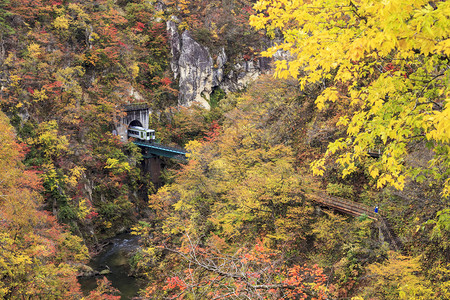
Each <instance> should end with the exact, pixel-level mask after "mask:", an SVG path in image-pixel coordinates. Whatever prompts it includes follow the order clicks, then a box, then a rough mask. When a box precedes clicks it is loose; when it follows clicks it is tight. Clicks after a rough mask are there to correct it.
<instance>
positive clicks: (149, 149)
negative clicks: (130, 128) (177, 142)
mask: <svg viewBox="0 0 450 300" xmlns="http://www.w3.org/2000/svg"><path fill="white" fill-rule="evenodd" d="M133 143H135V144H136V145H138V146H139V147H141V148H142V149H143V150H144V151H143V154H144V158H152V157H155V156H164V157H170V158H176V159H186V153H187V151H186V150H184V149H180V148H175V147H169V146H163V145H161V144H158V143H154V142H153V143H148V142H144V141H138V140H136V141H133Z"/></svg>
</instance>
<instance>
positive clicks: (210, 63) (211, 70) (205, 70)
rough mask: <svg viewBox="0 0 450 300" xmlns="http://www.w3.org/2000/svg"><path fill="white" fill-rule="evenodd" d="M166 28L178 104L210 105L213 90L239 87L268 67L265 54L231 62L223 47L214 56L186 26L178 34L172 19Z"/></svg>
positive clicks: (245, 84) (227, 89) (236, 89)
mask: <svg viewBox="0 0 450 300" xmlns="http://www.w3.org/2000/svg"><path fill="white" fill-rule="evenodd" d="M167 32H168V35H169V40H170V49H171V54H172V59H171V63H170V66H171V69H172V72H173V73H174V77H175V79H177V80H178V82H179V91H180V93H179V97H178V103H179V104H180V105H183V106H189V105H191V104H192V103H193V102H199V103H200V104H201V105H203V106H204V107H206V108H210V104H209V99H210V96H211V94H212V93H213V92H214V90H216V89H221V90H223V91H225V92H234V91H238V90H242V89H244V88H245V87H246V86H247V85H248V84H249V83H250V82H251V81H253V80H255V79H256V78H257V77H258V76H259V75H261V74H263V73H265V72H267V71H269V69H270V67H269V63H270V60H269V59H268V58H257V59H251V60H250V59H249V60H245V59H244V58H243V59H242V60H240V61H239V62H231V61H229V59H228V57H227V54H226V51H225V49H224V48H223V47H222V48H221V50H220V51H219V53H217V54H216V55H214V57H215V58H214V59H213V58H212V55H211V51H210V49H208V48H207V47H205V46H203V45H201V44H200V43H198V42H197V41H196V40H195V39H194V38H193V37H192V35H191V33H190V32H189V31H188V30H185V31H183V32H181V34H180V32H179V31H178V28H177V24H176V23H175V22H174V21H169V22H167Z"/></svg>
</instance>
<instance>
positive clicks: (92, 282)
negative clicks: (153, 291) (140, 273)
mask: <svg viewBox="0 0 450 300" xmlns="http://www.w3.org/2000/svg"><path fill="white" fill-rule="evenodd" d="M108 241H110V242H111V244H109V245H108V246H106V247H105V248H104V249H103V250H102V251H101V252H100V253H99V254H98V255H97V256H95V257H94V258H92V259H91V261H90V262H89V266H91V267H92V268H93V269H94V270H96V271H102V270H105V269H108V268H109V270H110V273H109V274H107V275H106V277H107V278H108V280H109V281H110V282H111V285H112V286H113V287H115V288H116V289H118V290H119V291H120V294H121V299H122V300H128V299H132V298H133V297H135V296H138V294H137V293H138V291H139V289H141V288H143V285H142V282H140V281H139V279H138V278H135V277H130V276H128V274H129V272H130V268H129V263H128V260H129V258H130V254H131V253H134V252H135V251H136V250H137V248H138V247H139V237H137V236H133V235H130V234H127V233H124V234H120V235H117V236H116V237H114V238H111V239H109V240H108ZM98 278H101V277H98V276H97V277H85V278H79V279H78V281H79V282H80V284H81V289H82V290H83V292H84V293H85V294H86V295H87V294H89V292H90V291H92V290H93V289H95V288H96V286H97V284H96V279H98Z"/></svg>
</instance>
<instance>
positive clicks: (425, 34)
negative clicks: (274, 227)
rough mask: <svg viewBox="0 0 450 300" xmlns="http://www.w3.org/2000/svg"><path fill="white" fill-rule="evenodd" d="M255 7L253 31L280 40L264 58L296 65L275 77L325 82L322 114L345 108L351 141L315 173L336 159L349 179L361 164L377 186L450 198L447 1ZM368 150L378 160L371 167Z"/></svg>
mask: <svg viewBox="0 0 450 300" xmlns="http://www.w3.org/2000/svg"><path fill="white" fill-rule="evenodd" d="M254 9H255V10H256V11H257V13H256V14H255V15H254V16H252V17H251V19H250V22H251V24H252V25H253V26H254V27H255V28H257V29H264V30H265V31H266V32H267V34H268V35H269V36H270V37H272V38H280V39H281V42H279V43H277V44H275V46H273V47H272V48H270V49H268V50H267V51H265V52H263V55H265V56H273V55H275V53H277V52H278V53H279V51H282V52H286V53H287V54H289V55H288V56H289V57H290V58H289V59H284V60H283V59H282V60H278V61H276V62H275V64H276V74H275V75H276V76H278V77H283V78H285V77H289V76H292V77H294V78H298V80H299V82H300V84H301V85H302V87H304V88H305V87H307V86H309V85H312V84H317V83H321V84H322V87H323V88H322V93H321V95H320V96H319V97H318V98H317V100H316V104H317V107H318V108H319V109H323V108H324V107H326V106H328V105H330V103H332V102H337V103H338V105H340V106H341V117H340V119H339V122H338V123H337V125H338V126H341V128H343V129H344V130H345V136H344V137H342V138H339V139H337V140H336V141H335V142H333V143H331V144H330V145H329V146H328V150H327V152H326V154H325V157H324V158H322V159H320V160H318V161H317V162H316V163H315V164H314V165H313V170H314V173H315V174H323V172H324V168H325V164H326V162H327V161H328V158H329V157H331V155H332V154H334V155H336V156H337V160H336V161H337V162H338V163H339V164H340V165H342V167H343V171H342V175H343V176H346V175H348V174H350V173H352V172H354V171H355V170H356V169H357V166H358V165H360V164H361V163H365V164H367V167H368V169H369V172H370V175H371V176H372V177H373V178H376V180H377V186H378V187H383V186H386V185H392V186H394V187H395V188H397V189H403V187H404V186H405V182H406V180H407V178H412V179H415V180H418V181H423V180H424V179H425V178H426V177H432V178H434V179H435V180H436V181H437V182H439V183H442V187H443V188H442V195H444V196H448V195H449V194H450V179H449V170H450V168H449V165H450V160H449V150H450V148H449V147H450V146H449V139H450V136H449V133H450V128H449V124H450V122H448V119H449V115H450V104H449V101H448V96H449V78H450V77H449V72H450V69H449V67H448V65H449V54H450V50H449V49H450V47H449V34H450V30H449V28H450V27H449V23H448V22H449V21H448V20H449V14H450V13H449V11H450V3H449V2H448V1H431V2H430V1H390V2H385V1H334V2H327V1H322V0H317V1H284V0H268V1H266V0H261V1H258V2H257V3H256V4H255V6H254ZM280 35H281V36H280ZM421 148H427V149H429V151H431V152H430V153H431V155H430V159H428V160H427V164H425V165H423V164H422V165H421V164H419V163H415V164H406V163H405V157H406V156H407V155H408V154H410V153H411V152H414V151H415V150H416V149H421ZM370 149H380V150H381V152H382V155H381V158H380V159H378V160H371V161H367V160H366V157H367V152H368V151H369V150H370Z"/></svg>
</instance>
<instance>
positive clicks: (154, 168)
mask: <svg viewBox="0 0 450 300" xmlns="http://www.w3.org/2000/svg"><path fill="white" fill-rule="evenodd" d="M142 169H143V171H144V172H145V173H149V174H150V180H151V181H152V183H153V184H154V185H155V186H159V185H161V178H160V177H161V170H162V161H161V159H160V158H159V157H158V156H152V157H148V158H147V157H146V158H144V160H143V162H142Z"/></svg>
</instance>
